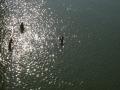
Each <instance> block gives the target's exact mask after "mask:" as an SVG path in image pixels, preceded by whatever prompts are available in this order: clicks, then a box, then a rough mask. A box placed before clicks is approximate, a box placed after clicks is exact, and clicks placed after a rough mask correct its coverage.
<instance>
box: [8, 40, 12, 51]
mask: <svg viewBox="0 0 120 90" xmlns="http://www.w3.org/2000/svg"><path fill="white" fill-rule="evenodd" d="M12 43H13V40H12V38H11V39H10V41H9V44H8V50H9V51H10V52H12Z"/></svg>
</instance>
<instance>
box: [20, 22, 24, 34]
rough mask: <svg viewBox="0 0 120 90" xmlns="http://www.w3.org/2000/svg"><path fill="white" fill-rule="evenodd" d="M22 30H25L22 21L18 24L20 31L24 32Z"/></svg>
mask: <svg viewBox="0 0 120 90" xmlns="http://www.w3.org/2000/svg"><path fill="white" fill-rule="evenodd" d="M24 31H25V28H24V24H23V22H22V23H21V24H20V32H21V33H24Z"/></svg>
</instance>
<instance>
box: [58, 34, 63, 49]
mask: <svg viewBox="0 0 120 90" xmlns="http://www.w3.org/2000/svg"><path fill="white" fill-rule="evenodd" d="M59 41H60V46H62V47H63V45H64V37H63V36H61V37H59Z"/></svg>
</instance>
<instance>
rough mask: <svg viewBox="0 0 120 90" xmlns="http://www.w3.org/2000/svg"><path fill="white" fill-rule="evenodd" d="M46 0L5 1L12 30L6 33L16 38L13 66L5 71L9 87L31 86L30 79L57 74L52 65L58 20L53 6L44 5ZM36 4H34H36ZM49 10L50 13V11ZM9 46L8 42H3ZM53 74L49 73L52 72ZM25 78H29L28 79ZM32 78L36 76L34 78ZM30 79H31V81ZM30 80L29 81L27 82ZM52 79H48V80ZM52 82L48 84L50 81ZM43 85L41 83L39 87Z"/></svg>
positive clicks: (5, 46)
mask: <svg viewBox="0 0 120 90" xmlns="http://www.w3.org/2000/svg"><path fill="white" fill-rule="evenodd" d="M45 3H46V2H45V1H43V0H39V3H37V0H34V2H33V1H32V0H31V1H30V2H26V0H14V1H13V0H9V1H8V2H6V5H7V7H8V9H9V17H6V20H7V26H6V27H7V30H8V31H9V32H10V33H11V34H10V35H7V36H6V42H5V43H7V42H8V41H9V40H7V38H12V39H13V43H14V44H13V52H12V53H10V54H11V55H10V57H11V58H10V57H9V59H11V60H10V63H9V65H10V67H9V68H8V72H7V74H6V77H7V82H9V81H10V82H11V83H8V88H15V87H18V86H21V85H22V87H21V88H23V87H24V88H26V87H28V86H29V88H30V87H31V86H30V85H31V83H33V84H34V83H36V82H38V80H37V79H36V78H39V83H40V82H42V81H47V80H48V78H52V79H53V78H55V77H54V76H53V73H52V72H51V69H52V68H53V65H54V63H55V60H54V58H55V53H54V52H52V50H53V47H54V45H55V43H53V42H54V40H55V38H57V37H56V34H55V33H56V28H54V29H53V25H54V24H55V23H56V20H55V18H54V17H53V16H52V12H50V8H49V9H47V8H44V7H43V6H44V5H45ZM34 4H35V5H34ZM48 11H49V12H50V13H48ZM21 22H23V23H24V27H25V32H24V33H23V34H21V33H20V31H19V30H20V24H21ZM4 48H5V49H6V50H7V49H8V46H7V44H5V45H4ZM49 74H50V75H49ZM25 79H26V80H25ZM32 79H33V80H32ZM29 80H30V81H29ZM28 81H29V82H28ZM48 81H49V80H48ZM51 83H52V81H51V82H49V84H51ZM39 88H40V87H39Z"/></svg>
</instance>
